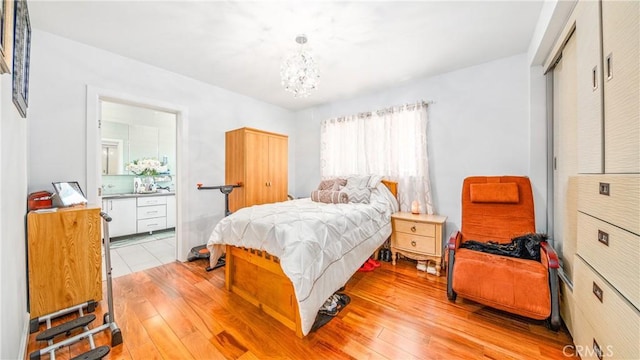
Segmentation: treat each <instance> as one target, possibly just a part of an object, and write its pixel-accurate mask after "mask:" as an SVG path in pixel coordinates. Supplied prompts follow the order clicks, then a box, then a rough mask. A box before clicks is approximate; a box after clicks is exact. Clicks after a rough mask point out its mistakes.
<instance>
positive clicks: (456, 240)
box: [447, 231, 462, 251]
mask: <svg viewBox="0 0 640 360" xmlns="http://www.w3.org/2000/svg"><path fill="white" fill-rule="evenodd" d="M461 240H462V233H460V231H456V232H455V233H452V234H451V237H450V238H449V241H447V248H448V249H449V250H453V251H455V250H456V249H457V248H458V246H460V241H461Z"/></svg>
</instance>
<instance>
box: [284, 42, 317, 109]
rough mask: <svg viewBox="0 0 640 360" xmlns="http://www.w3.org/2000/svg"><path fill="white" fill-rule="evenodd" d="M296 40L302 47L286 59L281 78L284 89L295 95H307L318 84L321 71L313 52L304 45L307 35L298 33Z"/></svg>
mask: <svg viewBox="0 0 640 360" xmlns="http://www.w3.org/2000/svg"><path fill="white" fill-rule="evenodd" d="M296 42H297V43H298V44H300V47H299V48H298V51H296V52H294V53H292V54H289V55H288V56H287V57H286V58H285V59H284V62H283V63H282V66H280V78H281V80H282V86H284V89H285V90H287V91H288V92H290V93H293V97H307V96H309V94H310V92H311V91H312V90H314V89H315V88H316V87H317V86H318V80H319V79H320V72H319V71H318V64H317V63H316V61H315V60H314V59H313V56H311V52H310V51H309V49H307V48H306V47H305V46H304V44H306V43H307V36H306V35H298V36H297V37H296Z"/></svg>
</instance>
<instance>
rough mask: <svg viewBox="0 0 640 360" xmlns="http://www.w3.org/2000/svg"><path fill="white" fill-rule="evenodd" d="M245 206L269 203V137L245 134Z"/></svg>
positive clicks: (251, 133)
mask: <svg viewBox="0 0 640 360" xmlns="http://www.w3.org/2000/svg"><path fill="white" fill-rule="evenodd" d="M245 136H246V137H245V146H246V148H245V151H246V156H245V164H244V166H245V174H246V175H245V183H246V186H245V206H251V205H259V204H265V203H269V202H271V201H270V195H269V194H270V193H269V136H268V135H265V134H262V133H258V132H252V131H247V132H246V134H245Z"/></svg>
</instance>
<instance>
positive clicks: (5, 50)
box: [0, 0, 13, 74]
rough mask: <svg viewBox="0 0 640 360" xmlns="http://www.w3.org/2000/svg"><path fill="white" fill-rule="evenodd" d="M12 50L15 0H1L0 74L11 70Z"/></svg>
mask: <svg viewBox="0 0 640 360" xmlns="http://www.w3.org/2000/svg"><path fill="white" fill-rule="evenodd" d="M12 50H13V1H12V0H0V74H5V73H8V72H11V64H12V63H13V61H12V57H13V52H12Z"/></svg>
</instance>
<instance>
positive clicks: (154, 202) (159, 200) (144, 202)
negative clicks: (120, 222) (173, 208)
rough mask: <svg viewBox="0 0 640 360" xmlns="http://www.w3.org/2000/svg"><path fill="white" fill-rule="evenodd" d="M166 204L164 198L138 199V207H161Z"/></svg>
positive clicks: (149, 197)
mask: <svg viewBox="0 0 640 360" xmlns="http://www.w3.org/2000/svg"><path fill="white" fill-rule="evenodd" d="M166 203H167V197H166V196H141V197H139V198H138V206H151V205H161V204H166Z"/></svg>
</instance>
